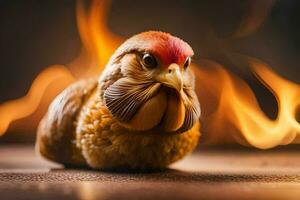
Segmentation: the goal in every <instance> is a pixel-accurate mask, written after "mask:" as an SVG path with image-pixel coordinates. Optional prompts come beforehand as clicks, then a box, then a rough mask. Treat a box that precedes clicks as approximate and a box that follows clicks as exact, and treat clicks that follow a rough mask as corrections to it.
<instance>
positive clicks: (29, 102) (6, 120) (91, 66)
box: [0, 0, 121, 135]
mask: <svg viewBox="0 0 300 200" xmlns="http://www.w3.org/2000/svg"><path fill="white" fill-rule="evenodd" d="M109 4H110V2H109V1H105V0H103V1H101V0H94V1H92V4H91V6H90V7H91V9H90V10H89V12H88V13H87V11H86V9H85V7H84V2H83V1H78V4H77V5H78V6H77V22H78V28H79V32H80V36H81V39H82V41H83V44H84V48H83V50H82V52H81V55H80V56H79V57H78V58H76V59H75V60H74V61H73V62H72V63H70V64H67V67H66V66H50V67H48V68H46V69H45V70H43V71H42V72H41V73H40V74H39V75H38V76H37V78H36V79H35V80H34V81H33V83H32V86H31V88H30V90H29V92H28V93H27V94H26V95H25V96H24V97H22V98H19V99H16V100H11V101H8V102H4V103H2V104H1V105H0V135H3V134H4V133H5V132H6V131H7V129H8V128H9V126H10V124H11V123H12V122H14V121H16V120H18V119H24V118H26V117H27V118H29V119H26V120H25V121H34V120H33V116H32V115H33V114H34V113H38V116H37V118H39V119H40V118H41V117H42V115H43V114H44V113H41V112H37V111H40V110H45V108H46V107H48V104H49V99H47V98H50V99H53V98H54V97H55V96H56V95H57V94H58V93H59V92H60V91H62V90H63V89H64V88H65V87H67V86H68V85H69V84H70V83H72V82H74V81H75V80H77V79H81V78H85V77H89V76H93V75H95V74H98V73H100V72H101V70H102V69H103V68H104V66H105V64H106V62H107V61H108V59H109V57H110V56H111V54H112V53H113V51H114V49H115V48H116V47H117V46H118V45H119V44H120V43H121V37H119V36H116V35H114V34H113V33H111V32H110V31H109V30H108V28H107V25H106V16H107V11H108V7H109ZM54 83H55V87H57V89H56V90H53V88H49V87H50V86H52V87H53V84H54ZM44 94H47V95H44ZM35 117H36V116H35ZM29 126H32V127H31V129H32V131H33V129H35V127H36V124H31V125H29ZM13 128H16V127H13Z"/></svg>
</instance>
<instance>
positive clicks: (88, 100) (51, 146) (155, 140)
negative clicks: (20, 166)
mask: <svg viewBox="0 0 300 200" xmlns="http://www.w3.org/2000/svg"><path fill="white" fill-rule="evenodd" d="M192 56H193V50H192V48H191V47H190V46H189V45H188V44H187V43H186V42H184V41H183V40H181V39H179V38H177V37H175V36H172V35H170V34H168V33H164V32H159V31H148V32H144V33H140V34H137V35H135V36H133V37H131V38H129V39H128V40H127V41H125V42H124V43H123V44H122V45H121V46H120V47H119V48H118V49H117V50H116V51H115V53H114V54H113V55H112V57H111V58H110V60H109V62H108V64H107V65H106V67H105V69H104V71H103V72H102V74H101V75H100V77H99V79H97V78H91V79H88V80H82V81H79V82H77V83H75V84H73V85H71V86H70V87H69V88H67V89H66V90H65V91H63V92H62V93H61V94H60V95H59V96H57V97H56V99H55V100H54V101H53V102H52V104H51V105H50V107H49V109H48V113H47V114H46V115H45V117H44V118H43V119H42V121H41V123H40V125H39V128H38V136H37V142H36V148H37V150H38V151H39V152H40V153H41V155H42V156H44V157H46V158H48V159H50V160H52V161H56V162H58V163H62V164H64V165H66V166H71V167H72V166H74V167H84V166H87V167H92V168H95V169H102V170H106V169H160V168H165V167H167V166H168V165H169V164H171V163H173V162H175V161H177V160H179V159H181V158H183V157H184V156H185V155H186V154H187V153H189V152H191V151H192V150H193V149H194V148H195V147H196V145H197V143H198V139H199V136H200V132H199V126H200V125H199V117H200V105H199V102H198V99H197V96H196V93H195V91H194V88H195V85H194V75H193V72H192V71H191V69H190V68H189V65H190V62H191V57H192Z"/></svg>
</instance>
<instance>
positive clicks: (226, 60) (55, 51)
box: [0, 0, 300, 143]
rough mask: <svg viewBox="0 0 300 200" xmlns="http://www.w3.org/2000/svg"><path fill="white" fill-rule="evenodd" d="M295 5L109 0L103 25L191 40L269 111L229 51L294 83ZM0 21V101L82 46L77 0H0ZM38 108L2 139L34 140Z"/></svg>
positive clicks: (269, 103)
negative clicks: (255, 60)
mask: <svg viewBox="0 0 300 200" xmlns="http://www.w3.org/2000/svg"><path fill="white" fill-rule="evenodd" d="M299 11H300V1H298V0H226V1H225V0H201V1H193V0H177V1H172V0H164V1H160V0H151V1H149V0H148V1H144V0H139V1H134V0H113V1H112V2H111V6H110V9H109V11H108V16H107V20H108V21H107V24H108V27H109V29H110V30H111V31H112V32H114V33H116V34H118V35H121V36H124V37H126V38H127V37H130V36H131V35H133V34H135V33H138V32H142V31H145V30H162V31H166V32H170V33H172V34H174V35H176V36H179V37H180V38H183V39H184V40H185V41H187V42H188V43H189V44H191V46H192V47H193V49H194V51H195V58H194V60H195V61H196V62H197V60H198V59H201V58H209V59H213V60H216V61H218V62H220V63H222V64H224V66H225V67H226V68H227V69H228V70H230V71H231V72H232V73H235V74H237V75H238V76H240V77H241V78H242V79H244V80H245V81H247V83H248V84H249V85H250V87H251V88H252V89H253V90H254V91H255V94H256V97H257V99H258V101H259V103H260V104H261V106H262V109H263V110H264V111H265V113H266V114H267V115H268V116H270V117H271V118H272V117H273V118H274V117H275V116H276V114H274V113H276V100H275V98H274V96H273V95H272V94H271V93H270V92H269V91H268V90H266V88H264V87H262V86H261V84H258V83H257V81H255V80H254V79H253V77H252V75H251V73H249V69H247V68H246V67H244V66H243V65H239V64H236V63H235V62H234V61H233V60H232V59H231V57H230V54H228V52H232V51H234V52H238V53H242V54H246V55H249V56H253V57H256V58H259V59H261V60H263V61H264V62H266V63H268V64H269V65H270V66H271V68H272V69H273V70H274V71H275V72H277V73H278V74H280V75H281V76H283V77H284V78H287V79H289V80H291V81H294V82H296V83H298V84H299V83H300V73H299V71H300V67H299V63H300V37H299V36H300V26H299V24H300V12H299ZM0 27H1V28H0V58H1V59H0V103H4V102H6V101H8V100H11V99H16V98H19V97H22V96H24V95H25V94H26V93H27V92H28V90H29V88H30V86H31V84H32V82H33V80H34V79H35V78H36V77H37V75H38V74H39V73H40V72H41V71H42V70H43V69H45V68H46V67H48V66H49V65H54V64H63V65H64V64H68V63H70V62H72V61H73V60H74V59H75V58H76V57H78V56H79V54H80V52H81V49H82V42H81V39H80V36H79V33H78V29H77V22H76V1H75V0H43V1H39V0H27V1H23V0H14V1H12V0H1V1H0ZM39 112H40V114H34V113H33V114H32V115H36V117H35V120H33V121H26V123H24V122H21V121H22V119H20V120H17V121H15V122H13V123H12V124H11V125H10V126H9V128H8V130H7V133H6V134H5V135H4V136H2V137H0V142H2V143H15V142H19V143H33V142H34V139H35V128H36V126H37V123H38V121H39V119H40V117H41V113H44V112H45V108H44V109H42V110H41V111H39ZM18 123H19V124H21V126H19V128H17V129H16V128H14V124H18ZM20 127H21V128H20Z"/></svg>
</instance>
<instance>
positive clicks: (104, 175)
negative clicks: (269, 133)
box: [0, 145, 300, 200]
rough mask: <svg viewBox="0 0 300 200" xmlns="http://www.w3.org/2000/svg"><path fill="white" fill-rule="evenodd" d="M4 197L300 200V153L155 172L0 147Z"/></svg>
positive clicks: (239, 157) (198, 157) (228, 157)
mask: <svg viewBox="0 0 300 200" xmlns="http://www.w3.org/2000/svg"><path fill="white" fill-rule="evenodd" d="M0 194H1V199H2V198H3V199H5V200H9V199H39V200H40V199H62V198H63V199H84V200H96V199H118V200H119V199H156V200H160V199H285V200H286V199H297V200H298V199H300V159H299V150H296V149H294V150H293V149H284V150H268V151H260V150H249V149H248V150H245V149H231V150H230V149H226V150H224V149H203V150H200V151H197V152H196V153H193V154H192V155H190V156H187V157H186V158H185V159H183V160H182V161H180V162H177V163H175V164H174V165H172V166H171V167H170V169H167V170H163V171H155V172H153V171H152V172H101V171H96V170H89V169H64V168H63V166H61V165H58V164H55V163H51V162H49V161H46V160H43V159H42V158H40V157H39V156H37V155H36V154H35V152H34V147H33V146H22V145H14V146H12V145H10V146H8V145H1V146H0Z"/></svg>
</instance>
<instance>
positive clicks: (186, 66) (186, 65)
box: [183, 57, 191, 69]
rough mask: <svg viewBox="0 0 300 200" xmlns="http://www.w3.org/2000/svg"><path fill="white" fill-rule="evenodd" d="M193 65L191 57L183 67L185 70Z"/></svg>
mask: <svg viewBox="0 0 300 200" xmlns="http://www.w3.org/2000/svg"><path fill="white" fill-rule="evenodd" d="M190 64H191V57H188V58H187V59H186V61H185V63H184V65H183V68H184V69H186V68H188V66H189V65H190Z"/></svg>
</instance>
